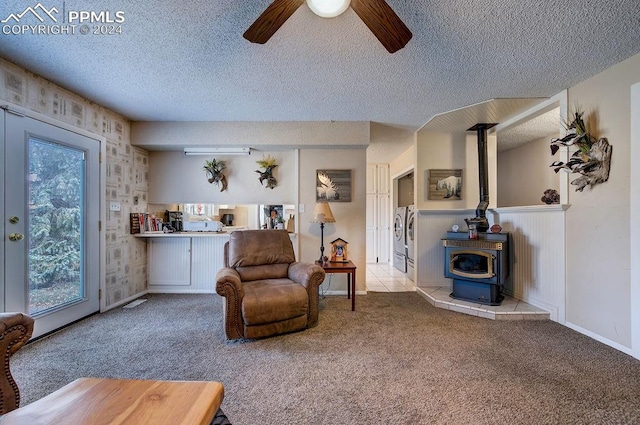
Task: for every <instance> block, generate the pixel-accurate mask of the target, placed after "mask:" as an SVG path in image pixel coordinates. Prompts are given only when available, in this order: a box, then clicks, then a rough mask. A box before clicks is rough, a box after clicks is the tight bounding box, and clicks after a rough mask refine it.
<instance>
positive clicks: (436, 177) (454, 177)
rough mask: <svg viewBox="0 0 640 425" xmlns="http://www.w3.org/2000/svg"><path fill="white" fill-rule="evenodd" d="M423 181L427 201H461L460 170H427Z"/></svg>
mask: <svg viewBox="0 0 640 425" xmlns="http://www.w3.org/2000/svg"><path fill="white" fill-rule="evenodd" d="M425 180H426V181H425V185H424V186H425V188H427V194H426V195H427V196H426V198H427V199H428V200H429V201H442V200H449V201H458V200H461V199H462V170H427V171H425Z"/></svg>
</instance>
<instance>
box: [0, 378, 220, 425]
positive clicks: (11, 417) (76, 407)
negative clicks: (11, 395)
mask: <svg viewBox="0 0 640 425" xmlns="http://www.w3.org/2000/svg"><path fill="white" fill-rule="evenodd" d="M223 397H224V387H223V386H222V384H221V383H220V382H200V381H196V382H187V381H145V380H132V379H103V378H80V379H76V380H75V381H73V382H71V383H70V384H67V385H65V386H64V387H62V388H60V389H59V390H57V391H55V392H53V393H51V394H49V395H48V396H46V397H43V398H42V399H40V400H38V401H35V402H33V403H31V404H29V405H26V406H24V407H20V408H19V409H16V410H14V411H12V412H9V413H7V414H6V415H4V416H2V417H1V418H0V424H1V425H9V424H21V425H24V424H29V425H44V424H51V425H53V424H55V425H67V424H68V425H107V424H115V425H120V424H122V425H124V424H131V425H134V424H135V425H140V424H154V425H162V424H166V425H193V424H196V425H205V424H210V423H211V421H212V419H213V417H214V415H215V414H216V412H217V410H218V408H219V407H220V403H222V399H223Z"/></svg>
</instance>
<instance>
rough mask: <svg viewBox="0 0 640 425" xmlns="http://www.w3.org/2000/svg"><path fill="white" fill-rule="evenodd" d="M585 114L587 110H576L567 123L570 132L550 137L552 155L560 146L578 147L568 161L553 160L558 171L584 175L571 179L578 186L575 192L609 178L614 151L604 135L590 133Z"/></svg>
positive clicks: (553, 164)
mask: <svg viewBox="0 0 640 425" xmlns="http://www.w3.org/2000/svg"><path fill="white" fill-rule="evenodd" d="M583 114H584V111H576V112H574V114H573V118H572V120H571V121H568V122H567V130H568V131H569V134H567V135H566V136H564V137H561V138H556V139H552V140H551V155H555V153H556V152H558V150H559V149H560V147H561V146H575V147H577V148H578V150H577V151H575V152H574V153H573V154H572V155H571V157H570V158H569V161H567V163H566V164H565V163H564V162H562V161H554V162H553V163H552V164H551V165H550V166H551V167H554V171H555V172H556V173H557V172H558V171H560V170H566V171H568V172H570V173H578V174H581V177H578V178H577V179H575V180H573V181H572V182H571V184H572V185H575V186H577V188H576V192H582V190H583V189H584V188H585V186H587V185H589V186H593V185H595V184H598V183H604V182H606V181H607V180H609V169H610V168H611V151H612V149H613V147H612V146H611V145H609V142H608V140H607V139H606V138H605V137H601V138H600V139H596V138H595V137H594V136H592V135H591V134H589V132H588V131H587V127H586V125H585V123H584V120H583V119H582V115H583ZM571 130H573V131H571Z"/></svg>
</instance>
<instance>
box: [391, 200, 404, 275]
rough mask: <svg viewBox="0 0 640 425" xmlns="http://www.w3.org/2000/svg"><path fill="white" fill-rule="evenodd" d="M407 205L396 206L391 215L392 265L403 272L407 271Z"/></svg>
mask: <svg viewBox="0 0 640 425" xmlns="http://www.w3.org/2000/svg"><path fill="white" fill-rule="evenodd" d="M406 224H407V207H398V208H396V213H395V215H394V217H393V265H394V266H395V268H396V269H398V270H400V271H401V272H403V273H406V272H407V253H406V250H407V232H406V230H405V229H406Z"/></svg>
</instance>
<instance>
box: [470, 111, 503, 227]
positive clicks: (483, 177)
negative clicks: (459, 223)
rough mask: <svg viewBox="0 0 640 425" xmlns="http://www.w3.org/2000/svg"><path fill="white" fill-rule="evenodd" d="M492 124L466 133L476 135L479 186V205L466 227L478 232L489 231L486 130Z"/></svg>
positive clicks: (475, 126) (492, 124)
mask: <svg viewBox="0 0 640 425" xmlns="http://www.w3.org/2000/svg"><path fill="white" fill-rule="evenodd" d="M495 125H497V124H494V123H478V124H476V125H474V126H473V127H471V128H470V129H469V130H467V131H476V132H477V134H478V182H479V185H480V203H479V204H478V206H477V207H476V216H475V217H474V218H467V219H465V220H464V221H466V222H467V226H470V225H475V226H476V229H477V230H478V232H486V231H487V230H489V221H488V220H487V214H486V212H487V208H489V170H488V162H489V161H488V159H487V130H488V129H490V128H491V127H494V126H495Z"/></svg>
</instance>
